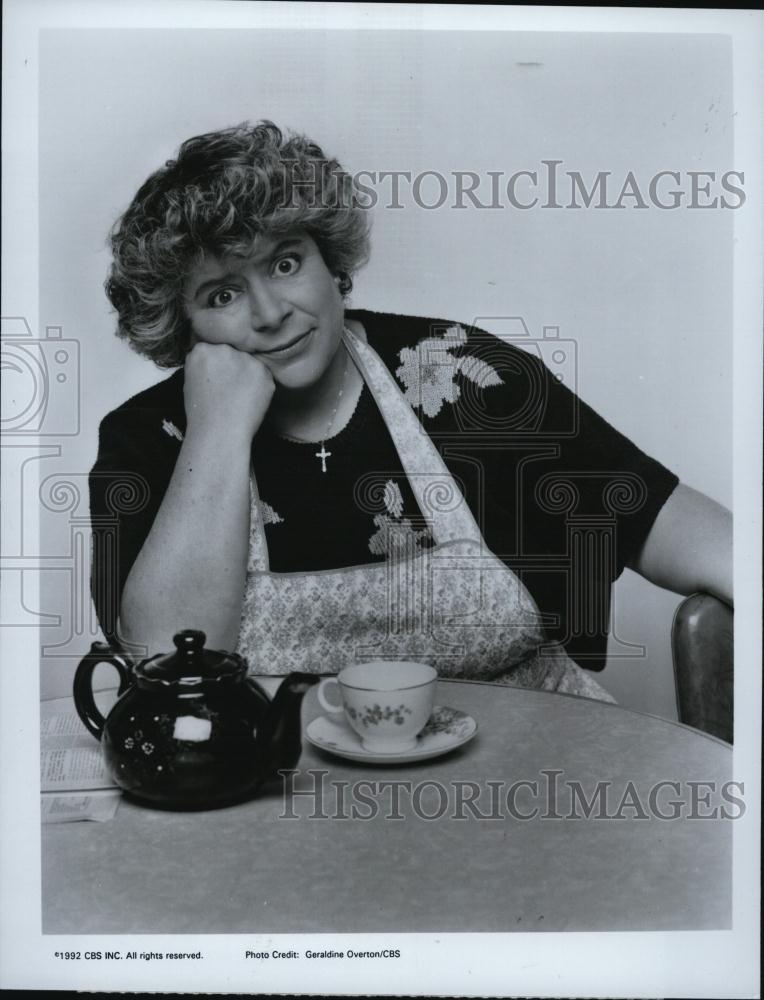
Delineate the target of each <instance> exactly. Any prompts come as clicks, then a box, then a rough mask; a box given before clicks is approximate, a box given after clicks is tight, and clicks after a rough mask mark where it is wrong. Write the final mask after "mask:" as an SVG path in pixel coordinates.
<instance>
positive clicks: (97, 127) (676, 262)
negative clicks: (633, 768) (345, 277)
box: [39, 30, 734, 718]
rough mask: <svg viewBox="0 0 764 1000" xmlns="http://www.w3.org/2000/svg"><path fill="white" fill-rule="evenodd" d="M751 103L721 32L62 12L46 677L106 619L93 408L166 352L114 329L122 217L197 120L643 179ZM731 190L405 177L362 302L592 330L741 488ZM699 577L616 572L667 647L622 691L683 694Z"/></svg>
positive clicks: (673, 434) (496, 167) (621, 415)
mask: <svg viewBox="0 0 764 1000" xmlns="http://www.w3.org/2000/svg"><path fill="white" fill-rule="evenodd" d="M733 115H734V106H733V95H732V93H731V51H730V46H729V40H728V39H726V38H725V37H723V36H710V35H704V36H700V35H699V36H693V35H682V36H679V35H662V36H656V35H647V34H645V35H629V36H626V35H616V34H607V35H605V34H597V35H594V34H541V33H511V34H510V33H500V32H494V33H486V32H465V33H455V32H447V33H439V32H418V31H407V32H392V31H374V32H357V31H329V32H324V31H256V30H252V31H247V30H239V31H228V30H221V31H204V30H200V31H189V30H174V31H155V30H151V31H149V30H142V31H139V30H135V31H129V30H121V31H103V30H78V31H46V32H43V34H42V36H41V46H40V119H39V122H40V247H41V251H40V255H41V259H40V321H41V326H43V327H45V326H58V327H62V329H63V335H64V337H67V338H75V339H77V340H78V341H79V344H80V357H81V373H80V393H79V400H80V417H81V431H80V433H79V434H78V435H76V436H73V437H71V438H69V439H67V440H66V441H65V443H64V445H63V448H62V453H61V455H60V456H59V457H49V458H44V459H42V461H43V462H44V472H42V471H41V478H43V479H45V478H47V477H48V476H52V477H53V479H52V480H51V482H52V483H53V482H55V481H56V480H57V479H58V478H60V479H62V480H68V481H69V482H72V483H74V484H75V487H76V490H79V495H78V496H74V495H72V497H71V498H70V499H69V500H67V501H66V502H63V501H62V502H60V503H56V502H51V500H50V499H48V500H47V501H45V503H44V504H43V507H42V525H41V531H42V537H43V539H44V544H45V550H44V551H45V552H46V554H47V555H48V556H49V557H50V559H49V562H50V564H51V565H52V564H53V562H54V561H55V560H56V559H58V563H57V567H58V568H55V569H53V568H51V569H48V570H46V571H44V572H43V575H42V578H41V608H40V610H41V611H43V612H45V613H47V614H49V615H51V616H53V618H52V619H51V624H50V625H49V626H48V627H46V628H44V629H43V642H44V643H47V646H48V648H47V649H46V651H45V655H44V657H43V661H42V693H43V696H44V697H46V696H47V697H50V696H55V695H58V694H64V693H68V692H69V690H70V686H71V677H72V671H73V668H74V666H75V665H76V662H77V660H78V658H79V656H80V655H81V654H82V653H83V652H84V651H85V650H86V649H87V647H88V646H89V644H90V642H91V640H92V638H95V637H96V636H95V634H91V632H92V628H91V626H90V625H89V624H88V614H89V611H88V606H87V593H86V587H85V585H86V578H87V567H86V562H87V560H86V553H85V552H84V551H82V550H81V547H82V539H83V538H84V537H85V535H84V534H83V532H84V531H85V529H86V523H87V496H86V492H85V477H86V474H87V471H88V469H89V468H90V466H91V465H92V462H93V460H94V458H95V454H96V446H97V427H98V423H99V421H100V419H101V418H102V416H103V415H104V414H105V413H106V412H107V411H108V410H110V409H112V408H113V407H114V406H116V405H117V404H118V403H119V402H121V401H122V400H124V399H125V398H127V397H128V396H130V395H132V394H133V393H135V392H137V391H139V390H140V389H142V388H144V387H146V386H148V385H150V384H151V383H152V382H155V381H157V380H158V379H159V378H163V377H165V374H166V373H163V372H160V371H159V370H157V369H155V368H154V367H153V366H152V365H151V364H150V363H149V362H147V361H145V360H143V359H141V358H139V357H138V356H137V355H135V354H133V353H132V352H131V351H130V350H129V349H128V348H127V347H126V345H124V344H123V343H122V342H120V341H118V340H117V339H116V338H115V337H114V336H113V329H114V317H113V316H112V315H111V314H110V311H109V307H108V303H107V301H106V298H105V295H104V294H103V291H102V284H103V280H104V277H105V274H106V270H107V267H108V261H109V258H108V253H107V250H106V246H105V239H106V234H107V232H108V229H109V227H110V226H111V224H112V222H113V221H114V219H115V218H116V217H117V216H118V215H119V213H120V212H122V211H123V210H124V209H125V208H126V207H127V205H128V203H129V201H130V199H131V198H132V196H133V194H134V193H135V191H136V189H137V187H138V186H139V184H140V183H141V182H142V181H143V180H144V179H145V177H146V176H147V175H148V174H149V173H150V172H151V171H152V170H154V169H155V168H156V167H158V166H159V165H160V164H161V163H163V162H164V160H166V159H168V158H169V157H171V156H172V155H173V153H174V152H175V150H176V148H177V146H178V145H179V143H180V142H182V141H183V140H184V139H185V138H188V137H189V136H191V135H194V134H198V133H200V132H204V131H208V130H211V129H215V128H220V127H223V126H226V125H231V124H235V123H237V122H240V121H243V120H257V119H259V118H270V119H272V120H274V121H275V122H276V123H277V124H279V125H281V126H282V127H290V128H293V129H296V130H299V131H304V132H306V133H307V134H309V135H310V136H312V137H314V138H315V139H316V140H317V141H319V142H320V143H321V144H322V145H323V147H324V149H325V150H326V151H327V152H330V153H331V154H333V155H335V156H337V157H338V158H339V160H340V161H341V162H342V163H343V165H345V166H346V167H347V168H348V169H350V170H351V171H352V172H357V171H360V170H375V171H380V170H409V171H412V172H413V173H416V172H418V171H423V170H438V171H440V172H441V173H443V174H447V173H448V172H450V171H453V170H472V171H475V172H477V173H479V174H481V173H484V172H487V171H491V170H493V171H504V172H505V173H506V174H507V175H509V174H511V173H514V172H515V171H518V170H539V169H540V167H541V161H542V160H545V159H559V160H562V161H563V166H562V167H561V169H562V170H566V169H567V170H577V171H579V172H580V173H581V174H582V175H583V176H584V178H586V179H587V181H589V182H591V180H593V178H594V176H595V175H596V173H597V172H598V171H600V170H609V171H612V173H613V179H614V189H615V191H616V192H617V190H618V189H619V187H620V181H621V180H622V179H623V178H624V177H625V176H626V174H627V172H628V171H629V170H631V171H633V173H634V175H635V176H636V178H637V180H638V181H639V182H640V185H641V186H642V188H643V190H646V188H647V185H648V183H649V179H650V177H651V176H652V175H653V174H655V173H656V172H658V171H660V170H676V171H680V172H682V173H684V172H686V171H689V170H709V171H715V172H716V174H717V176H719V175H720V174H722V173H723V172H724V171H726V170H731V169H734V164H733V162H732V148H733V147H732V140H733V124H734V119H733ZM682 186H683V187H685V188H686V187H687V185H686V184H683V185H682ZM383 190H387V189H383ZM423 190H424V191H425V193H426V197H431V196H432V195H431V194H429V193H427V192H429V191H430V190H431V189H428V188H425V189H423ZM561 200H562V199H561ZM503 203H504V204H505V205H506V199H505V200H504V202H503ZM733 214H734V213H732V212H730V211H723V210H719V209H716V210H696V211H692V210H688V209H686V208H684V207H683V208H680V209H678V210H676V211H661V210H659V209H657V208H655V207H650V208H649V209H647V210H633V209H626V210H623V211H615V210H613V211H599V210H594V209H589V210H578V211H571V210H542V209H534V210H531V211H527V212H522V211H518V210H516V209H512V208H506V207H505V208H504V209H496V210H486V211H478V210H475V209H468V210H465V211H454V210H452V209H448V208H446V207H444V208H441V209H439V210H435V211H425V210H423V209H421V208H418V207H417V206H415V205H413V204H411V201H410V199H409V200H408V201H407V207H406V209H405V210H402V211H391V210H383V209H379V208H378V209H377V210H376V211H375V213H374V230H373V243H372V247H373V250H372V258H371V261H370V263H369V265H368V266H367V267H366V269H365V270H364V271H362V272H361V273H360V274H359V275H358V276H357V278H356V281H355V289H354V292H353V296H352V304H353V305H356V306H358V307H368V308H372V309H383V310H387V311H391V312H403V313H406V312H408V313H414V314H421V315H433V316H445V317H450V318H453V319H455V320H460V321H463V322H467V323H468V322H470V321H471V320H472V319H473V318H474V317H478V316H521V317H523V318H524V320H525V322H526V323H527V325H528V327H529V329H530V330H531V332H532V333H533V334H535V335H539V336H540V335H541V330H542V327H543V326H549V325H552V326H559V327H560V335H561V336H562V337H566V338H570V339H573V340H575V341H576V343H577V348H578V359H579V365H578V372H577V382H578V391H579V393H580V395H581V396H582V397H583V398H584V399H585V400H586V401H587V402H589V403H590V404H591V405H593V406H594V407H595V408H596V409H597V410H598V411H599V412H600V413H602V414H603V415H604V416H605V417H606V418H607V419H608V420H609V421H610V422H611V423H613V424H614V425H615V426H617V427H618V428H619V429H620V430H622V431H624V432H625V433H626V434H628V435H629V436H631V437H632V438H633V439H634V440H635V441H636V442H637V443H638V444H639V445H640V446H641V447H642V448H643V449H644V450H645V451H647V452H648V453H650V454H652V455H654V456H655V457H656V458H658V459H659V460H660V461H662V462H664V463H665V464H666V465H668V466H669V467H670V468H672V469H674V470H675V471H676V472H677V474H678V475H679V476H680V478H681V479H683V480H684V481H685V482H687V483H688V484H689V485H692V486H694V487H696V488H698V489H700V490H702V491H704V492H706V493H708V494H709V495H710V496H712V497H713V498H714V499H716V500H718V501H719V502H721V503H723V504H725V505H727V506H731V501H732V487H731V460H732V459H731V441H732V435H731V384H732V375H731V366H732V347H731V316H732V301H731V276H732V224H733V219H732V215H733ZM76 490H75V492H76ZM73 546H74V549H73ZM75 549H77V550H78V551H79V553H80V554H79V555H77V551H75ZM678 600H679V599H678V598H677V597H676V595H673V594H669V593H667V592H665V591H661V590H659V589H657V588H655V587H653V586H651V585H649V584H647V583H646V582H645V581H643V580H641V579H640V578H638V577H636V576H634V574H631V573H629V572H628V571H627V572H626V573H625V574H624V575H623V577H622V578H621V579H620V580H619V582H618V584H617V586H616V592H615V630H616V633H617V635H618V636H619V637H620V639H621V640H624V641H626V642H631V643H638V644H641V645H643V646H645V647H646V650H647V656H646V657H644V658H642V657H628V658H625V659H614V660H613V661H612V662H611V663H609V665H608V667H607V668H606V670H605V671H604V673H602V674H600V675H598V676H599V679H600V680H601V681H602V683H603V684H605V686H606V687H608V688H609V690H611V691H612V692H613V694H614V695H615V696H616V698H617V699H618V700H619V701H620V702H621V704H623V705H625V706H627V707H632V708H636V709H639V710H643V711H648V712H653V713H656V714H659V715H663V716H667V717H670V718H671V717H675V709H674V696H673V680H672V674H671V664H670V653H669V632H670V624H671V617H672V614H673V611H674V608H675V607H676V605H677V603H678ZM56 617H58V618H59V619H60V622H59V623H58V624H56V623H55V619H56ZM53 646H55V647H56V648H55V649H53V648H52V647H53ZM614 650H615V644H614ZM618 651H622V649H621V648H620V647H619V650H618Z"/></svg>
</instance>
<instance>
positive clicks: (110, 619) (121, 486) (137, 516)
mask: <svg viewBox="0 0 764 1000" xmlns="http://www.w3.org/2000/svg"><path fill="white" fill-rule="evenodd" d="M155 423H157V420H156V417H154V418H153V420H152V419H147V416H146V415H145V414H144V413H142V412H141V411H133V412H130V411H127V412H123V411H119V410H117V411H114V412H113V413H110V414H109V415H108V416H107V417H105V418H104V420H103V421H102V423H101V426H100V428H99V434H98V456H97V459H96V462H95V464H94V466H93V468H92V469H91V471H90V476H89V491H90V519H91V538H92V550H91V577H90V584H91V596H92V599H93V604H94V606H95V610H96V614H97V616H98V621H99V624H100V626H101V630H102V632H103V634H104V636H105V637H106V639H107V640H108V641H109V642H111V643H116V644H118V638H117V622H118V616H119V608H120V602H121V599H122V591H123V590H124V586H125V583H126V581H127V578H128V575H129V573H130V570H131V569H132V567H133V564H134V563H135V560H136V559H137V557H138V555H139V553H140V551H141V548H142V547H143V544H144V542H145V540H146V538H147V536H148V534H149V532H150V530H151V526H152V524H153V522H154V518H155V517H156V514H157V511H158V510H159V507H160V505H161V502H162V499H163V498H164V494H165V491H166V489H167V484H168V482H169V478H170V475H171V473H172V469H173V467H174V461H173V454H174V453H177V450H178V449H179V443H178V442H177V441H176V442H175V443H174V445H173V444H172V443H171V442H170V441H169V440H168V442H167V443H165V442H163V441H162V440H161V438H159V435H157V434H156V428H154V426H153V424H155ZM158 426H159V428H160V429H161V420H160V421H159V425H158Z"/></svg>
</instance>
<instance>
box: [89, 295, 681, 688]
mask: <svg viewBox="0 0 764 1000" xmlns="http://www.w3.org/2000/svg"><path fill="white" fill-rule="evenodd" d="M348 317H350V318H354V319H357V320H359V321H360V322H361V323H362V324H363V327H364V329H365V330H366V333H367V336H368V342H369V344H370V345H371V346H372V347H373V348H374V349H375V350H376V351H377V353H378V354H379V355H380V357H381V359H382V361H383V362H384V363H385V364H386V366H387V367H388V368H389V369H390V371H391V372H392V373H393V374H394V376H395V377H396V379H397V382H398V385H399V386H400V388H401V390H402V391H403V392H404V393H405V395H406V398H407V399H408V400H409V402H410V403H411V405H412V407H413V409H414V412H415V413H416V414H417V416H418V417H419V420H420V422H421V425H422V429H423V432H426V433H428V434H429V435H430V438H431V440H433V442H434V443H435V445H436V447H437V448H438V449H439V451H440V453H441V456H442V458H443V460H444V462H445V464H446V466H447V467H448V468H449V471H450V472H451V474H452V475H453V477H454V479H455V480H456V482H457V484H458V486H459V488H460V489H461V490H462V492H463V494H464V495H465V498H466V500H467V503H468V504H469V506H470V509H471V510H472V513H473V515H474V517H475V519H476V520H477V523H478V525H479V526H480V528H481V531H482V533H483V537H484V540H485V542H486V544H487V546H488V548H489V549H490V550H491V551H492V552H494V553H495V554H496V555H497V556H499V557H500V558H501V559H502V560H503V561H504V562H505V563H506V565H508V566H509V567H510V568H511V569H513V570H514V572H515V573H517V574H518V576H520V577H521V579H522V580H523V582H524V583H525V585H526V586H527V587H528V589H529V590H530V592H531V594H532V595H533V596H534V598H535V600H536V602H537V604H538V605H539V608H540V609H541V611H542V612H543V614H544V615H545V622H546V630H547V633H548V635H549V637H550V638H551V639H557V640H559V641H562V642H563V643H564V644H565V646H566V648H567V650H568V652H569V654H570V655H571V656H572V657H573V658H574V659H576V660H577V661H578V662H579V663H580V664H581V665H582V666H585V667H588V668H590V669H594V670H599V669H602V667H603V666H604V665H605V648H606V642H607V632H608V625H609V616H610V590H611V584H612V582H613V581H614V580H615V579H616V578H617V577H618V576H619V575H620V573H621V572H622V571H623V568H624V566H625V565H626V564H627V563H628V562H629V561H630V560H631V559H632V558H633V557H635V556H636V555H637V553H638V552H639V550H640V548H641V546H642V545H643V543H644V541H645V539H646V537H647V534H648V533H649V531H650V528H651V526H652V524H653V522H654V520H655V518H656V516H657V514H658V512H659V511H660V509H661V507H662V506H663V504H664V503H665V501H666V499H667V498H668V497H669V495H670V494H671V492H672V491H673V490H674V488H675V487H676V485H677V482H678V479H677V477H676V476H675V475H674V474H673V473H671V472H669V471H668V470H667V469H665V468H664V467H663V466H662V465H661V464H660V463H658V462H656V461H655V460H653V459H651V458H649V457H648V456H647V455H645V454H644V453H643V452H642V451H640V450H639V449H638V448H637V447H636V446H635V445H634V444H633V443H632V442H631V441H630V440H629V439H628V438H626V437H624V436H623V435H622V434H620V433H619V432H618V431H616V430H615V429H614V428H613V427H612V426H610V424H608V423H607V422H606V421H605V420H603V419H602V418H601V417H600V416H598V415H597V414H596V413H595V412H594V411H593V410H592V409H591V408H590V407H588V406H587V405H586V404H585V403H584V402H583V401H582V400H580V399H579V398H578V397H577V396H576V394H575V392H574V391H573V389H574V388H575V385H574V384H571V383H574V378H575V357H574V356H573V354H572V347H571V344H570V342H567V341H559V340H557V339H555V338H554V337H550V338H547V339H545V340H543V341H541V342H535V341H531V340H530V339H528V340H527V341H525V342H524V346H525V349H521V348H520V347H518V346H516V345H515V344H513V343H509V342H507V341H505V340H501V339H499V338H497V337H495V336H492V335H491V334H488V333H485V332H484V331H482V330H478V329H474V328H473V329H471V328H467V327H459V326H458V325H457V324H454V323H451V322H448V321H442V320H432V319H425V318H420V317H409V316H396V315H392V314H387V313H374V312H368V311H361V310H354V311H349V312H348ZM185 426H186V421H185V412H184V409H183V370H182V369H180V370H179V371H177V372H176V373H175V374H173V375H172V376H170V378H168V379H166V380H165V381H163V382H161V383H159V384H158V385H156V386H152V387H151V388H150V389H147V390H145V391H144V392H142V393H139V394H138V395H137V396H135V397H133V398H132V399H130V400H128V401H127V402H126V403H124V404H122V406H120V407H119V408H117V409H116V410H114V411H113V412H112V413H110V414H108V415H107V416H106V417H105V418H104V420H103V422H102V424H101V428H100V435H99V452H98V458H97V461H96V463H95V465H94V467H93V470H92V472H91V476H90V493H91V517H92V525H93V540H94V545H93V564H92V565H93V571H92V593H93V599H94V602H95V606H96V611H97V613H98V617H99V621H100V623H101V627H102V629H103V631H104V634H105V635H106V637H107V638H109V639H110V640H112V641H114V640H115V639H116V636H115V623H116V616H117V613H118V608H119V599H120V595H121V592H122V589H123V587H124V584H125V581H126V579H127V576H128V574H129V572H130V569H131V567H132V565H133V563H134V561H135V559H136V557H137V555H138V553H139V552H140V549H141V546H142V545H143V542H144V541H145V538H146V536H147V534H148V532H149V530H150V528H151V524H152V523H153V520H154V517H155V516H156V513H157V511H158V509H159V506H160V505H161V502H162V499H163V497H164V493H165V491H166V489H167V485H168V483H169V480H170V478H171V476H172V472H173V469H174V465H175V461H176V459H177V455H178V452H179V450H180V444H181V440H182V436H183V433H184V431H185ZM319 449H320V445H318V444H304V443H298V442H295V441H291V440H287V439H285V438H282V437H279V436H277V435H276V434H274V433H273V432H272V431H271V430H269V429H268V428H267V427H263V428H261V430H260V431H259V432H258V434H257V435H256V436H255V439H254V441H253V445H252V463H253V468H254V471H255V477H256V480H257V485H258V492H259V495H260V500H261V504H262V512H263V517H264V522H265V526H266V527H265V531H266V538H267V542H268V555H269V562H270V568H271V570H272V571H274V572H294V571H300V570H315V569H330V568H337V567H342V566H354V565H359V564H362V563H368V562H374V561H379V560H383V559H386V558H388V556H389V553H390V549H391V547H392V546H397V545H402V544H404V545H407V546H409V547H410V546H412V545H413V546H414V547H419V546H426V545H429V544H431V543H432V539H431V537H430V534H429V532H428V529H427V523H426V520H425V518H423V516H422V513H421V511H420V510H419V509H418V507H417V503H416V500H415V498H414V495H413V492H412V490H411V488H410V486H409V484H408V481H407V479H406V476H405V475H404V474H403V470H402V467H401V463H400V459H399V457H398V454H397V451H396V449H395V445H394V444H393V441H392V439H391V436H390V432H389V431H388V429H387V427H386V426H385V423H384V421H383V419H382V416H381V414H380V413H379V411H378V409H377V406H376V404H375V402H374V400H373V397H372V395H371V393H370V391H369V390H368V388H366V387H364V389H363V390H362V392H361V396H360V398H359V401H358V405H357V407H356V409H355V412H354V414H353V416H352V417H351V419H350V421H349V423H348V424H347V425H346V426H345V427H344V428H343V429H342V430H341V431H340V432H339V433H338V434H337V435H335V436H334V437H332V438H331V439H330V440H328V441H327V442H326V451H327V452H329V453H330V454H329V456H328V457H327V458H326V460H325V461H326V469H327V471H326V472H322V468H321V466H322V463H321V459H320V458H318V457H317V456H316V453H317V452H318V451H319Z"/></svg>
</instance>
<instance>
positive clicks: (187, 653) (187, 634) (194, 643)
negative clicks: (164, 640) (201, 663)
mask: <svg viewBox="0 0 764 1000" xmlns="http://www.w3.org/2000/svg"><path fill="white" fill-rule="evenodd" d="M172 641H173V642H174V643H175V648H176V649H177V650H178V653H180V655H181V657H182V658H183V660H184V661H185V662H186V663H195V662H196V661H197V659H198V657H199V656H200V655H201V653H202V652H203V651H204V644H205V642H206V641H207V636H206V635H205V633H204V632H201V631H199V630H198V629H193V628H185V629H183V631H182V632H177V633H176V634H175V635H174V636H173V637H172Z"/></svg>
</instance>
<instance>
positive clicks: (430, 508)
mask: <svg viewBox="0 0 764 1000" xmlns="http://www.w3.org/2000/svg"><path fill="white" fill-rule="evenodd" d="M343 340H344V343H345V346H346V347H347V349H348V351H349V352H350V356H351V357H352V358H353V360H354V361H355V363H356V364H357V365H358V368H359V369H360V371H361V374H362V375H363V376H364V378H365V380H366V384H367V385H368V386H369V389H370V390H371V393H372V395H373V397H374V399H375V401H376V403H377V406H378V407H379V411H380V413H381V414H382V419H383V420H384V421H385V424H386V425H387V429H388V431H389V432H390V437H391V438H392V439H393V443H394V445H395V447H396V450H397V452H398V457H399V458H400V460H401V465H402V466H403V470H404V472H405V473H406V476H407V477H408V480H409V484H410V486H411V488H412V490H413V492H414V496H415V497H416V501H417V503H418V505H419V509H420V511H421V512H422V514H423V515H424V517H425V519H426V520H427V522H428V524H429V525H430V530H431V531H432V536H433V538H434V540H435V543H436V544H437V545H442V544H445V543H446V542H454V541H472V542H476V543H478V544H479V545H480V546H481V547H482V545H483V537H482V535H481V533H480V529H479V528H478V526H477V523H476V521H475V518H474V517H473V516H472V512H471V511H470V509H469V507H468V505H467V502H466V500H465V499H464V496H463V495H462V492H461V490H460V489H459V487H458V486H457V485H456V482H455V481H454V478H453V476H452V475H451V473H450V472H449V471H448V469H447V468H446V465H445V463H444V461H443V459H442V458H441V456H440V454H439V452H438V449H437V448H436V447H435V445H434V444H433V443H432V441H431V439H430V436H429V434H428V433H427V431H425V429H424V428H423V427H422V425H421V424H420V423H419V420H418V419H417V417H416V416H415V414H414V412H413V410H412V409H411V406H410V404H409V403H408V402H407V401H406V398H405V397H404V395H403V393H402V392H401V390H400V389H399V387H398V385H397V383H396V381H395V379H394V378H393V376H392V375H391V374H390V371H389V370H388V368H387V366H386V365H385V364H384V362H383V361H382V360H381V358H380V357H379V355H378V354H377V352H376V351H375V350H374V349H373V348H371V347H370V346H369V345H368V344H365V343H364V342H363V341H362V340H361V339H360V337H358V336H356V335H355V334H354V333H351V332H350V331H349V330H348V329H347V328H345V332H344V335H343Z"/></svg>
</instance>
